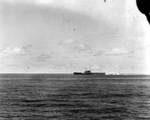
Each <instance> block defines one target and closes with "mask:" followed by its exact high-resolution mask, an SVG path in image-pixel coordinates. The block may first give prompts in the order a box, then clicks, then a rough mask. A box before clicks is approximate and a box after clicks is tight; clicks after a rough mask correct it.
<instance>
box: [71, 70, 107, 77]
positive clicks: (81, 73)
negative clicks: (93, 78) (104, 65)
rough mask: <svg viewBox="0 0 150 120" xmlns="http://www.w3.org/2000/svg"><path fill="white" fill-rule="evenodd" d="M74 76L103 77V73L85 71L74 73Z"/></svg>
mask: <svg viewBox="0 0 150 120" xmlns="http://www.w3.org/2000/svg"><path fill="white" fill-rule="evenodd" d="M73 74H74V75H100V76H105V75H106V73H105V72H92V71H91V70H85V71H84V72H74V73H73Z"/></svg>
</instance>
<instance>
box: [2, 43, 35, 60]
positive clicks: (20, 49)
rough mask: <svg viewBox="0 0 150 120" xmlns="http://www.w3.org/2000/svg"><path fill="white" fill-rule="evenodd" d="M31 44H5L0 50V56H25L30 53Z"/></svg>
mask: <svg viewBox="0 0 150 120" xmlns="http://www.w3.org/2000/svg"><path fill="white" fill-rule="evenodd" d="M31 47H32V46H31V45H26V46H7V47H5V48H3V49H2V50H1V53H0V57H6V56H9V57H11V56H26V55H30V53H31V51H30V49H31Z"/></svg>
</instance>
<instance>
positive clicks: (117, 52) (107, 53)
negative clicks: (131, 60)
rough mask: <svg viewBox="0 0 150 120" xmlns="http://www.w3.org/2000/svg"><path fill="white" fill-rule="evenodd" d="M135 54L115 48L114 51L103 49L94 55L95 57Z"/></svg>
mask: <svg viewBox="0 0 150 120" xmlns="http://www.w3.org/2000/svg"><path fill="white" fill-rule="evenodd" d="M131 53H133V52H132V51H129V50H126V49H124V48H113V49H105V50H104V49H103V50H98V51H96V52H95V53H94V56H123V55H129V54H131Z"/></svg>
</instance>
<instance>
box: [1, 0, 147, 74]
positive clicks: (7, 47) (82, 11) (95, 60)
mask: <svg viewBox="0 0 150 120" xmlns="http://www.w3.org/2000/svg"><path fill="white" fill-rule="evenodd" d="M149 54H150V26H149V24H148V22H147V20H146V18H145V16H144V15H142V14H141V13H140V12H139V11H138V10H137V7H136V4H135V0H108V1H107V2H106V3H104V1H103V0H0V72H73V71H83V70H85V69H87V68H88V67H89V66H90V68H91V70H93V71H100V72H102V71H105V72H113V73H150V63H149V62H148V61H150V56H149Z"/></svg>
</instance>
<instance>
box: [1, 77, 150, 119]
mask: <svg viewBox="0 0 150 120" xmlns="http://www.w3.org/2000/svg"><path fill="white" fill-rule="evenodd" d="M0 120H150V79H142V78H140V79H139V78H137V79H131V78H125V79H124V78H120V79H119V78H109V79H107V78H103V79H102V78H94V77H90V76H89V77H81V76H76V77H74V76H73V75H69V76H67V75H53V76H52V77H51V76H50V75H49V76H47V77H42V76H41V77H39V76H36V75H30V76H23V75H22V77H15V76H13V77H0Z"/></svg>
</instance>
